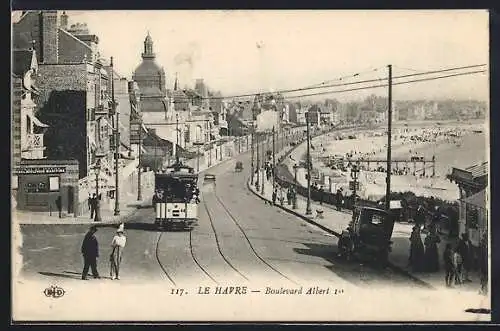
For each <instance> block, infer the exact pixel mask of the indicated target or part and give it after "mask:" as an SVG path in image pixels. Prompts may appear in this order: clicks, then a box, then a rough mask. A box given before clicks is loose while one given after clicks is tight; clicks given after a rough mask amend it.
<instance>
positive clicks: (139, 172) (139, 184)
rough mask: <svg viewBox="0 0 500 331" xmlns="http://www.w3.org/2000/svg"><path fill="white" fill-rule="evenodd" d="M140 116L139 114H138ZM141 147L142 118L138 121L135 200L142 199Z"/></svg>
mask: <svg viewBox="0 0 500 331" xmlns="http://www.w3.org/2000/svg"><path fill="white" fill-rule="evenodd" d="M138 115H139V116H141V114H138ZM141 149H142V118H141V119H140V122H139V166H138V167H137V201H141V200H142V191H141V170H142V169H141Z"/></svg>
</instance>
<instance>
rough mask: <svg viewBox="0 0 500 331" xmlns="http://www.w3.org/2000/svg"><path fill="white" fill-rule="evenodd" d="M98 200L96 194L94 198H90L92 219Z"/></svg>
mask: <svg viewBox="0 0 500 331" xmlns="http://www.w3.org/2000/svg"><path fill="white" fill-rule="evenodd" d="M96 199H97V195H96V194H95V193H94V194H93V195H92V198H90V202H89V204H90V219H93V218H94V214H95V204H96Z"/></svg>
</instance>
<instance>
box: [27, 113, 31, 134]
mask: <svg viewBox="0 0 500 331" xmlns="http://www.w3.org/2000/svg"><path fill="white" fill-rule="evenodd" d="M30 133H31V118H30V117H29V116H28V115H26V134H30Z"/></svg>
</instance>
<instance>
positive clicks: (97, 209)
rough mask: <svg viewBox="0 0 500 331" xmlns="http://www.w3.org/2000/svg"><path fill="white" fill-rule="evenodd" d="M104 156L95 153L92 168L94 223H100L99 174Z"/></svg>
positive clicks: (100, 152) (101, 153)
mask: <svg viewBox="0 0 500 331" xmlns="http://www.w3.org/2000/svg"><path fill="white" fill-rule="evenodd" d="M105 156H106V154H105V153H103V152H102V151H99V152H96V153H95V158H96V162H95V165H94V167H93V169H94V172H95V196H96V205H95V215H94V222H100V221H101V202H100V199H99V172H100V171H101V159H102V158H103V157H105Z"/></svg>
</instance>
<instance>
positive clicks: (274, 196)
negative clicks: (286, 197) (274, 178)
mask: <svg viewBox="0 0 500 331" xmlns="http://www.w3.org/2000/svg"><path fill="white" fill-rule="evenodd" d="M277 196H278V192H277V191H276V189H274V190H273V195H272V200H273V205H275V204H276V198H277Z"/></svg>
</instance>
